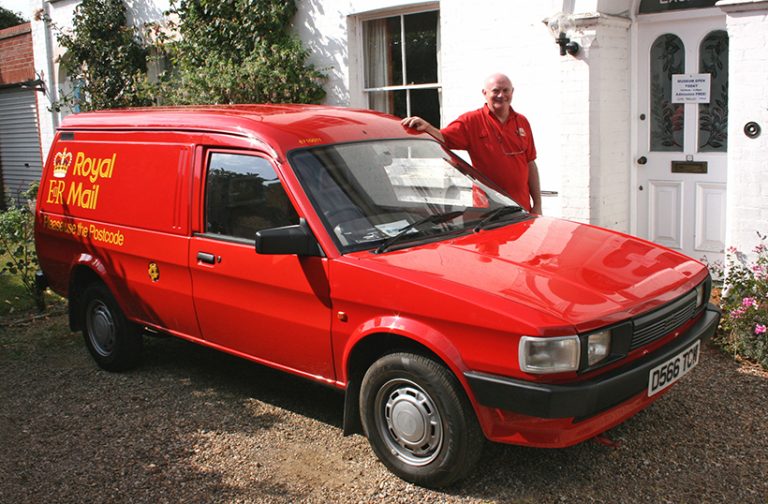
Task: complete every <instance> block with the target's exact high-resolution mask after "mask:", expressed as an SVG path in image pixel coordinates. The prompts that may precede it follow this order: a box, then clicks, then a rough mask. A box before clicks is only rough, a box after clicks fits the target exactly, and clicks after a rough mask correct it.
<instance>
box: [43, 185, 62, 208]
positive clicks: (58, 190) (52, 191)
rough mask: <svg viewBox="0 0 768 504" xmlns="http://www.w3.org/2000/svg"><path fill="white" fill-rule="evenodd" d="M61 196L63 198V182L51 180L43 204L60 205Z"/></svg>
mask: <svg viewBox="0 0 768 504" xmlns="http://www.w3.org/2000/svg"><path fill="white" fill-rule="evenodd" d="M63 196H64V181H63V180H51V181H50V182H49V184H48V197H47V198H46V200H45V202H46V203H54V204H56V205H61V203H62V198H63Z"/></svg>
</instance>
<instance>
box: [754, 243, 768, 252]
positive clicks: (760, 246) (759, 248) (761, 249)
mask: <svg viewBox="0 0 768 504" xmlns="http://www.w3.org/2000/svg"><path fill="white" fill-rule="evenodd" d="M766 250H768V247H766V246H765V243H758V244H757V246H756V247H755V253H756V254H762V253H763V252H765V251H766Z"/></svg>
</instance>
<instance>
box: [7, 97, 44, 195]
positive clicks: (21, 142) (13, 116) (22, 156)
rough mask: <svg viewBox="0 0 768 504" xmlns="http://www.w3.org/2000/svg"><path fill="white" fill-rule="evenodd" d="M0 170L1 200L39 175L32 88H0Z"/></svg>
mask: <svg viewBox="0 0 768 504" xmlns="http://www.w3.org/2000/svg"><path fill="white" fill-rule="evenodd" d="M0 171H1V172H2V175H3V190H4V192H5V201H6V203H7V202H8V197H13V198H17V197H18V195H19V193H20V192H22V191H24V190H25V189H26V188H27V186H29V184H30V183H31V182H33V181H35V180H39V179H40V173H41V172H42V160H41V158H40V135H39V133H38V129H37V105H36V103H35V91H33V90H28V89H19V88H12V89H0Z"/></svg>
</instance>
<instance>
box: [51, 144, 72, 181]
mask: <svg viewBox="0 0 768 504" xmlns="http://www.w3.org/2000/svg"><path fill="white" fill-rule="evenodd" d="M71 164H72V153H71V152H67V149H64V150H63V151H61V152H59V153H57V154H56V155H55V156H54V157H53V176H54V177H56V178H64V177H66V176H67V170H69V165H71Z"/></svg>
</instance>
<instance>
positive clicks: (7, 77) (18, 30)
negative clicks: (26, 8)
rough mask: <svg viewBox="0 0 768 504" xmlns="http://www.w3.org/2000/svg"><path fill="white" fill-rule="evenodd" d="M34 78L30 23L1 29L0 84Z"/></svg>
mask: <svg viewBox="0 0 768 504" xmlns="http://www.w3.org/2000/svg"><path fill="white" fill-rule="evenodd" d="M34 78H35V63H34V56H33V54H32V30H31V27H30V24H29V23H24V24H21V25H18V26H12V27H10V28H5V29H4V30H0V85H2V84H16V83H19V82H26V81H29V80H33V79H34Z"/></svg>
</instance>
